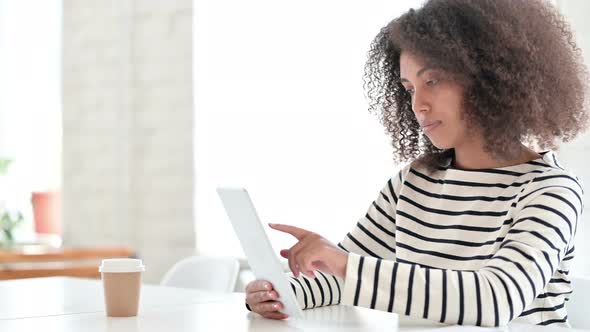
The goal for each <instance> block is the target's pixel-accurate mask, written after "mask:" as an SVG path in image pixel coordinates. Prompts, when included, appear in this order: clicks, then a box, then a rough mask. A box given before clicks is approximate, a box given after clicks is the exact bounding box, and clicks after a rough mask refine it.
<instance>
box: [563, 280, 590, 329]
mask: <svg viewBox="0 0 590 332" xmlns="http://www.w3.org/2000/svg"><path fill="white" fill-rule="evenodd" d="M571 281H572V290H573V292H572V295H571V296H570V300H569V301H568V302H567V304H566V308H567V316H568V321H569V323H570V325H571V326H572V327H573V328H575V329H590V311H589V310H588V308H590V279H588V278H582V277H572V278H571Z"/></svg>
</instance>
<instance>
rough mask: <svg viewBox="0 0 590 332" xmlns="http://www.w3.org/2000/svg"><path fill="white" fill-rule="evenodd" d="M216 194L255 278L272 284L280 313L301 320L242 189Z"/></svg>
mask: <svg viewBox="0 0 590 332" xmlns="http://www.w3.org/2000/svg"><path fill="white" fill-rule="evenodd" d="M217 193H218V194H219V197H220V198H221V201H222V203H223V206H224V208H225V211H226V212H227V215H228V217H229V219H230V221H231V224H232V226H233V228H234V231H235V233H236V235H237V236H238V239H239V240H240V244H241V245H242V249H244V253H245V254H246V257H247V258H248V263H249V264H250V268H252V272H254V275H255V276H256V279H261V280H268V281H270V282H271V283H272V285H273V288H274V289H275V290H276V291H277V293H278V294H279V298H278V299H277V301H280V302H281V303H283V309H282V310H280V312H282V313H284V314H287V315H289V317H292V318H301V317H302V310H301V308H300V307H299V304H298V303H297V299H296V298H295V294H293V289H292V288H291V284H290V283H289V280H288V279H287V275H286V274H285V272H284V271H283V267H282V265H281V262H280V261H279V258H278V257H277V256H276V254H275V253H274V249H273V248H272V246H271V244H270V241H269V240H268V237H267V235H266V232H265V231H264V228H263V227H262V224H261V223H260V219H259V218H258V214H257V213H256V210H255V209H254V204H252V200H251V199H250V195H248V192H247V191H246V189H244V188H237V187H219V188H217Z"/></svg>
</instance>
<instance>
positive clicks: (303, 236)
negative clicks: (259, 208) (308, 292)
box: [269, 224, 348, 278]
mask: <svg viewBox="0 0 590 332" xmlns="http://www.w3.org/2000/svg"><path fill="white" fill-rule="evenodd" d="M269 226H270V227H271V228H272V229H276V230H277V231H281V232H284V233H288V234H291V235H293V236H294V237H295V238H297V240H299V242H297V243H296V244H295V245H294V246H293V247H291V249H288V250H287V249H283V250H281V256H283V257H285V258H288V259H289V268H290V269H291V271H292V272H293V275H294V276H295V277H296V278H298V277H299V272H301V273H303V274H305V275H306V276H308V277H310V278H315V275H314V273H313V271H314V270H316V269H317V270H320V271H323V272H326V273H329V274H331V275H335V276H337V277H341V278H344V277H345V275H346V263H347V262H348V253H347V252H346V251H344V250H342V249H340V248H339V247H337V246H335V245H334V244H332V243H331V242H330V241H328V240H326V239H325V238H323V237H322V236H320V235H319V234H316V233H313V232H310V231H307V230H305V229H302V228H298V227H295V226H289V225H281V224H269Z"/></svg>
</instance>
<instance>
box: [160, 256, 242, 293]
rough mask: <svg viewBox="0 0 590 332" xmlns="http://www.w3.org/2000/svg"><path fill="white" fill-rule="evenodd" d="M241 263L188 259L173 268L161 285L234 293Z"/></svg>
mask: <svg viewBox="0 0 590 332" xmlns="http://www.w3.org/2000/svg"><path fill="white" fill-rule="evenodd" d="M239 271H240V263H239V262H238V260H237V259H236V258H233V257H205V256H193V257H187V258H184V259H182V260H180V261H179V262H177V263H176V264H174V266H172V268H171V269H170V270H169V271H168V272H167V273H166V274H165V275H164V278H162V281H161V282H160V285H162V286H169V287H179V288H196V289H203V290H211V291H219V292H232V291H233V290H234V287H235V286H236V280H237V278H238V272H239Z"/></svg>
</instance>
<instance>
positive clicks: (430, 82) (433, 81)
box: [426, 79, 438, 85]
mask: <svg viewBox="0 0 590 332" xmlns="http://www.w3.org/2000/svg"><path fill="white" fill-rule="evenodd" d="M437 83H438V80H437V79H432V80H429V81H427V82H426V84H428V85H436V84H437Z"/></svg>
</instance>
